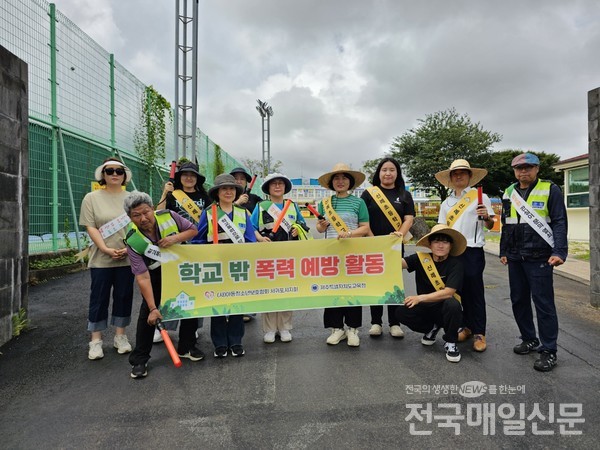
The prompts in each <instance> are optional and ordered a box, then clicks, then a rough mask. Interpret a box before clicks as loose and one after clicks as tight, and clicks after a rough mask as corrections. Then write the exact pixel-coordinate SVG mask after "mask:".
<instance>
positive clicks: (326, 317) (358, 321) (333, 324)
mask: <svg viewBox="0 0 600 450" xmlns="http://www.w3.org/2000/svg"><path fill="white" fill-rule="evenodd" d="M344 323H345V324H346V325H347V326H349V327H350V328H358V327H360V326H361V325H362V307H360V306H342V307H341V308H325V310H324V311H323V324H324V326H325V328H344Z"/></svg>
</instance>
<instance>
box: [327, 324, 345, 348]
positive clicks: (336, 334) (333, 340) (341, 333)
mask: <svg viewBox="0 0 600 450" xmlns="http://www.w3.org/2000/svg"><path fill="white" fill-rule="evenodd" d="M346 337H347V336H346V330H344V329H343V328H334V329H332V330H331V334H330V335H329V337H328V338H327V343H328V344H329V345H337V344H339V343H340V341H343V340H344V339H346Z"/></svg>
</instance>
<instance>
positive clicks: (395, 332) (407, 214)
mask: <svg viewBox="0 0 600 450" xmlns="http://www.w3.org/2000/svg"><path fill="white" fill-rule="evenodd" d="M373 197H376V198H378V199H382V200H387V202H386V204H387V205H390V207H391V208H393V211H394V212H395V213H396V216H397V219H399V220H397V221H394V223H392V221H391V220H390V216H389V215H388V214H386V213H385V212H384V210H383V208H385V204H383V203H382V202H381V201H376V200H375V199H374V198H373ZM361 198H362V199H363V200H364V201H365V204H366V205H367V209H368V210H369V219H370V220H369V222H370V223H369V224H370V227H371V231H372V232H373V234H374V235H375V236H386V235H388V234H395V235H397V236H398V237H403V238H405V237H406V236H409V230H410V227H412V224H413V221H414V217H415V203H414V201H413V198H412V196H411V195H410V192H408V191H407V190H406V186H405V184H404V178H402V171H401V169H400V164H398V161H396V160H395V159H394V158H389V157H387V158H383V159H382V160H381V161H380V162H379V164H378V165H377V168H376V169H375V173H374V174H373V187H372V188H369V189H367V190H365V192H364V193H363V195H362V197H361ZM396 308H398V305H388V307H387V310H388V320H389V325H390V334H391V335H392V337H395V338H403V337H404V332H403V331H402V328H401V327H400V323H399V322H398V320H397V319H396ZM370 309H371V329H370V330H369V336H371V337H378V336H381V334H382V333H383V305H373V306H371V308H370Z"/></svg>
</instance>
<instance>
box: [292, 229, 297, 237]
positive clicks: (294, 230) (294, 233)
mask: <svg viewBox="0 0 600 450" xmlns="http://www.w3.org/2000/svg"><path fill="white" fill-rule="evenodd" d="M292 237H298V229H297V228H292Z"/></svg>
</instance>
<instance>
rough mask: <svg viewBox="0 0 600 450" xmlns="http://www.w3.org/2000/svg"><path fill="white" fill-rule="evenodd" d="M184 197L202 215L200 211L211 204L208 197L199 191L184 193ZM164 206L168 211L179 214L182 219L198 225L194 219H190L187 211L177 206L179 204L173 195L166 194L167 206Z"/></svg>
mask: <svg viewBox="0 0 600 450" xmlns="http://www.w3.org/2000/svg"><path fill="white" fill-rule="evenodd" d="M185 195H187V196H188V197H189V198H190V200H192V201H193V202H194V203H195V204H196V206H197V207H198V208H200V213H202V211H204V208H206V207H207V206H208V205H210V203H211V201H210V199H209V198H208V195H207V194H206V193H205V192H200V191H195V192H185ZM166 206H167V209H168V210H170V211H175V212H176V213H177V214H179V215H180V216H181V217H183V218H184V219H187V220H189V221H190V222H192V223H195V224H198V222H197V221H196V220H195V219H192V218H191V217H190V215H189V214H188V212H187V210H186V209H185V208H183V207H182V206H181V205H180V204H179V202H178V201H177V199H176V198H175V197H174V196H173V193H171V192H169V193H168V194H167V205H166Z"/></svg>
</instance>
